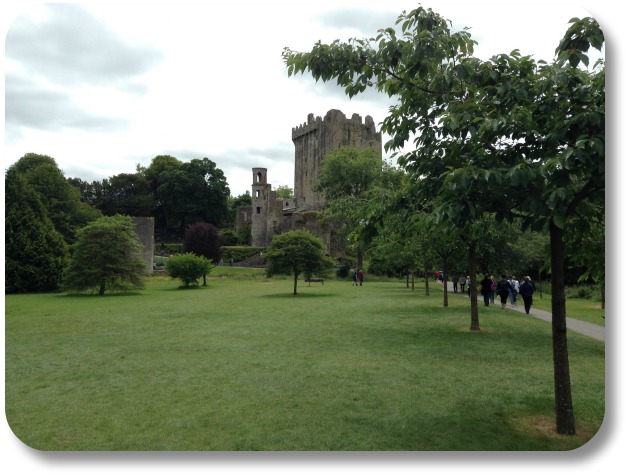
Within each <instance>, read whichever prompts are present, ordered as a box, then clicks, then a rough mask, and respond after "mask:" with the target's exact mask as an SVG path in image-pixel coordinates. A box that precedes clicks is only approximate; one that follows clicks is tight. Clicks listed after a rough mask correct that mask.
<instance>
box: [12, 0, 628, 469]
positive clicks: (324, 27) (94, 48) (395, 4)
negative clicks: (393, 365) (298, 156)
mask: <svg viewBox="0 0 628 476" xmlns="http://www.w3.org/2000/svg"><path fill="white" fill-rule="evenodd" d="M421 3H422V5H423V6H425V7H432V8H433V9H434V10H435V11H437V12H438V13H441V14H442V15H443V16H445V17H446V18H448V19H450V20H452V21H453V23H454V27H455V28H462V27H463V26H468V27H471V32H472V35H473V38H474V39H475V40H477V41H478V42H479V45H478V47H477V50H476V53H477V55H478V56H480V57H483V58H488V57H490V56H491V55H493V54H498V53H503V52H509V51H510V50H512V49H515V48H519V49H520V50H521V51H522V53H523V54H532V55H534V56H535V57H536V58H537V59H548V60H549V59H551V58H552V56H553V52H554V49H555V47H556V45H557V43H558V40H559V39H560V38H561V37H562V34H563V33H564V31H565V30H566V28H567V26H568V21H569V19H570V18H571V17H574V16H586V15H590V16H593V17H595V18H597V19H598V21H599V22H600V24H601V25H602V28H603V29H604V32H605V36H606V40H607V48H608V49H607V64H608V65H609V68H608V70H609V73H610V74H609V79H608V80H607V85H609V86H610V89H612V90H613V94H612V95H609V97H610V100H609V101H608V110H609V120H608V121H607V127H608V130H609V131H617V132H619V133H618V134H609V135H608V136H607V138H608V139H609V142H607V151H608V152H609V153H608V154H607V155H608V157H609V159H607V171H608V172H607V174H608V175H607V177H608V179H607V184H608V185H609V190H610V189H612V190H613V191H611V194H612V193H617V194H618V196H619V195H622V194H623V193H625V192H623V190H627V189H628V187H621V186H619V185H620V182H619V179H618V178H617V177H618V176H621V177H625V174H624V173H622V172H623V171H624V166H623V165H622V164H623V162H625V156H622V154H621V152H620V148H621V149H622V150H625V147H623V146H622V144H623V143H620V142H619V140H613V139H614V137H615V136H620V135H623V134H625V131H626V130H627V129H626V125H625V119H624V117H625V116H626V114H625V113H624V112H623V111H625V109H624V108H625V107H626V106H627V105H626V104H625V103H626V101H625V94H624V92H623V91H624V89H623V85H625V77H626V76H625V74H626V72H625V67H624V64H625V60H623V59H624V58H626V46H627V45H626V44H625V43H626V41H625V38H626V34H625V33H623V29H624V25H623V24H624V22H625V16H624V15H622V14H621V13H623V2H621V1H617V2H615V1H613V2H611V1H610V0H582V1H581V2H574V1H559V0H545V1H542V2H538V1H534V0H532V1H521V2H509V1H505V0H500V1H448V0H440V1H435V0H429V1H428V0H425V1H423V2H421ZM208 4H210V5H208ZM416 6H417V3H415V2H411V1H407V2H402V1H397V0H388V1H385V0H380V1H378V2H371V1H369V0H361V1H359V2H358V1H349V0H336V1H333V2H330V1H325V0H318V1H317V0H313V1H309V2H299V1H281V0H279V1H274V2H267V1H263V0H262V1H259V2H253V1H252V2H238V1H230V2H225V3H220V4H214V2H208V1H205V2H197V3H186V4H185V6H182V5H181V3H178V4H168V3H151V2H143V3H140V2H133V1H127V2H108V3H106V4H105V3H101V4H99V5H97V4H96V3H92V2H85V3H81V4H57V5H52V4H51V5H46V4H43V5H38V4H36V3H34V2H17V3H16V2H12V1H8V2H7V1H6V0H5V1H3V2H2V3H1V4H0V24H2V27H3V32H4V33H5V35H6V40H5V57H4V64H3V66H4V71H5V82H4V85H3V87H5V94H6V95H2V100H4V101H5V118H4V119H5V124H4V125H5V127H4V141H3V142H4V153H3V163H4V167H5V169H6V168H7V167H8V166H9V165H10V164H11V163H13V162H15V161H16V160H18V159H19V158H20V157H22V156H23V155H24V154H26V153H28V152H34V153H39V154H46V155H49V156H52V157H53V158H55V160H56V161H57V163H58V164H59V166H60V167H61V169H62V170H63V171H64V173H65V175H66V176H68V177H79V178H82V179H84V180H90V181H91V180H102V179H103V178H107V177H109V176H112V175H116V174H119V173H130V172H133V171H134V170H135V167H136V164H141V165H143V166H146V165H148V164H149V163H150V161H151V159H152V158H153V157H154V156H156V155H161V154H169V155H173V156H175V157H177V158H178V159H180V160H182V161H187V160H191V159H193V158H203V157H208V158H210V159H211V160H213V161H214V162H216V164H217V166H218V167H219V168H221V169H222V170H223V171H224V172H225V175H226V177H227V180H228V182H229V186H230V189H231V193H232V195H234V196H235V195H239V194H241V193H244V192H245V191H246V190H250V185H251V181H252V174H251V168H252V167H258V166H261V167H267V168H268V169H269V181H270V182H271V183H272V184H273V185H274V186H275V187H277V186H279V185H289V186H291V187H292V186H293V180H294V178H293V174H294V170H293V167H294V165H293V164H294V148H293V144H292V141H291V129H292V127H294V126H297V125H299V124H301V123H303V122H304V121H306V119H307V115H308V114H309V113H314V114H315V115H320V116H322V115H324V114H325V113H326V112H327V111H328V110H329V109H332V108H335V109H340V110H341V111H343V112H344V113H345V114H346V115H347V116H350V115H351V114H353V113H358V114H361V115H362V116H363V117H364V116H366V115H371V116H372V117H373V119H374V120H375V122H376V123H379V122H381V121H382V120H383V119H384V117H385V114H386V110H387V106H388V101H387V100H386V98H385V97H377V96H376V95H368V96H365V97H364V98H355V99H353V100H351V101H350V100H348V99H346V98H345V96H344V95H343V93H342V92H341V91H339V90H338V88H334V87H333V86H331V85H324V84H316V83H314V82H313V81H312V80H311V79H310V78H309V77H296V78H288V77H287V73H286V70H285V68H284V65H283V63H282V61H281V51H282V49H283V47H284V46H289V47H291V48H292V49H296V50H309V49H310V48H311V47H312V45H313V44H314V43H315V42H316V41H317V40H319V39H320V40H322V41H326V42H329V41H332V40H334V39H337V38H339V39H347V38H350V37H354V36H372V35H373V34H374V33H375V32H376V31H377V29H379V28H381V27H387V26H391V25H392V24H393V23H394V20H395V19H396V17H397V15H398V14H399V13H400V12H401V11H402V10H404V9H405V10H411V9H413V8H415V7H416ZM622 46H623V47H624V48H623V49H622ZM620 71H621V72H623V73H624V75H623V76H621V78H623V79H622V80H621V86H622V87H620V79H619V78H620V73H619V72H620ZM618 157H623V158H624V161H623V162H622V161H621V160H618V159H617V158H618ZM627 199H628V197H626V198H624V200H622V198H619V200H617V202H619V203H625V200H627ZM3 200H4V197H3ZM614 201H615V200H612V201H609V203H608V205H609V208H610V209H611V210H609V211H610V212H611V213H612V214H613V216H616V217H617V218H619V219H621V220H617V222H619V221H623V219H622V217H621V216H620V215H622V216H623V215H625V213H624V214H619V213H616V212H617V210H615V209H613V202H614ZM618 226H619V225H617V224H616V222H615V221H614V220H609V221H608V227H609V238H608V239H609V240H610V243H609V244H610V245H611V248H612V251H613V252H615V253H616V255H617V256H615V254H613V255H612V260H611V261H612V263H610V264H611V265H612V264H613V263H615V262H621V263H625V262H626V260H625V254H624V253H623V251H622V250H623V248H621V247H620V246H616V243H615V241H614V240H613V238H612V237H613V236H614V234H613V233H611V232H612V231H617V227H618ZM615 239H616V238H615ZM608 256H609V259H610V258H611V250H610V249H609V255H608ZM610 271H611V272H614V278H620V276H619V275H618V274H617V272H616V270H610ZM608 282H609V285H610V286H617V285H618V284H617V283H618V280H617V279H612V280H609V281H608ZM620 284H621V283H620ZM617 291H620V289H619V288H617ZM617 294H618V293H608V295H609V296H610V300H611V304H612V300H613V299H614V296H617ZM609 309H611V311H609V315H615V316H616V315H617V313H616V312H614V313H613V312H612V311H613V309H614V310H615V311H617V310H618V307H617V306H616V305H613V306H611V305H610V304H609ZM619 321H620V320H618V319H616V320H610V321H609V323H608V324H609V326H610V325H612V326H613V330H614V332H613V333H612V334H613V335H623V336H624V337H625V332H623V333H622V334H620V333H619V332H618V331H619V326H620V322H619ZM624 331H625V326H624ZM614 342H615V344H617V342H618V340H617V339H615V340H614ZM611 347H612V349H611V348H609V351H611V352H610V353H609V354H612V355H609V369H608V371H609V376H612V377H614V378H611V379H609V382H608V384H609V397H611V398H610V401H609V402H608V403H609V404H608V405H607V411H608V412H609V416H610V418H607V419H606V420H605V423H604V427H603V429H602V431H601V433H602V434H601V435H598V436H596V437H595V438H594V440H593V441H592V442H590V443H588V444H587V445H586V447H585V448H583V449H580V450H577V451H576V452H572V453H570V455H571V456H569V458H560V457H558V456H555V455H546V456H547V458H545V457H543V456H545V455H541V456H540V455H534V454H532V455H522V456H516V455H504V456H500V455H490V456H485V457H486V458H487V459H486V460H483V459H482V458H481V456H482V455H473V456H478V457H479V458H475V457H465V456H464V455H462V456H461V455H456V454H454V455H449V454H448V455H446V456H443V457H440V458H439V457H438V456H435V455H427V456H426V457H425V458H424V457H423V455H420V456H418V457H415V456H412V455H409V458H408V457H405V455H404V456H403V457H401V458H399V459H398V460H392V459H385V460H384V461H377V460H374V459H373V458H370V457H368V456H364V455H360V456H359V458H358V459H357V460H356V459H349V460H348V462H347V460H344V459H343V458H342V456H339V457H338V458H334V459H331V460H329V459H326V458H325V457H324V455H323V456H322V457H321V458H320V459H314V460H312V459H311V458H307V457H305V456H303V455H301V456H300V457H296V458H292V459H290V458H289V459H287V460H286V459H284V460H283V461H282V462H281V464H280V465H278V467H274V465H273V467H270V469H269V466H268V465H267V463H269V460H268V459H266V458H264V459H262V460H259V459H257V460H255V459H253V460H251V459H249V460H245V461H244V463H242V464H243V465H244V468H245V469H248V470H249V471H250V470H252V469H253V468H255V472H256V473H258V472H260V471H261V472H262V473H266V474H273V475H274V476H276V475H279V474H281V475H283V474H291V475H292V474H320V472H321V470H323V471H324V472H325V473H334V474H339V473H338V472H336V471H335V469H336V468H335V467H334V466H335V465H334V464H333V462H334V461H335V462H337V463H338V466H340V467H341V469H342V470H343V474H346V470H347V469H348V467H349V464H350V465H351V468H355V467H358V468H360V474H381V471H382V470H384V471H385V472H386V473H390V472H392V473H395V474H401V473H404V474H416V470H417V469H419V470H421V469H423V470H425V469H428V470H429V469H431V470H432V473H429V474H437V472H440V470H442V469H443V462H444V461H445V460H446V461H447V462H448V465H447V466H453V467H454V468H455V469H458V470H461V471H463V472H465V473H466V474H470V475H476V474H478V475H479V474H482V475H483V476H488V475H498V474H499V475H501V474H503V472H504V468H506V469H507V471H508V474H510V475H513V476H516V475H528V474H530V471H534V472H536V474H540V475H541V474H550V472H551V474H570V475H575V474H578V475H580V474H582V475H585V474H587V475H588V474H592V473H599V472H600V471H604V469H609V470H612V471H614V464H615V463H619V462H620V461H622V460H623V459H625V458H624V456H623V455H624V453H623V452H624V451H625V447H626V442H627V441H626V435H627V432H626V428H628V421H626V412H625V411H622V412H619V411H618V410H619V409H620V408H621V407H620V404H619V402H620V401H621V400H620V399H619V398H618V395H617V391H618V389H617V385H619V386H620V387H621V390H622V395H623V396H625V395H626V385H625V381H623V380H621V379H618V378H617V377H618V376H619V375H618V371H617V368H618V365H617V360H618V358H619V353H620V352H621V358H622V362H626V359H625V356H626V352H625V350H623V349H625V346H623V347H622V346H618V345H613V346H611ZM611 374H612V375H611ZM624 380H625V379H624ZM617 382H619V383H617ZM3 385H4V380H2V386H3ZM1 393H2V395H4V392H1ZM0 453H1V454H2V459H3V462H4V466H5V467H7V468H8V467H9V465H10V463H9V459H10V460H11V461H13V462H14V463H13V464H14V465H15V466H16V467H19V468H20V470H21V471H22V474H60V475H61V474H62V475H63V476H68V475H74V474H76V475H83V474H85V469H89V474H90V475H99V474H103V475H105V474H106V475H109V474H111V471H112V470H113V471H115V473H116V474H138V473H137V471H140V474H143V473H141V470H142V469H144V468H150V474H172V472H173V471H174V472H177V473H179V472H185V473H186V474H189V473H191V472H194V474H199V475H200V474H207V470H208V468H211V469H214V470H215V469H216V468H218V469H219V470H221V469H222V472H223V473H225V472H226V471H225V469H227V470H230V469H232V468H233V467H234V465H235V464H236V461H233V460H231V459H229V457H228V456H219V457H217V458H215V459H212V458H213V457H212V456H210V457H206V456H203V455H198V456H197V455H195V456H190V455H183V456H181V457H178V456H172V455H171V458H172V459H171V460H166V459H163V458H158V457H157V456H155V455H148V456H142V455H122V456H119V457H118V458H119V459H117V460H116V459H115V458H116V456H115V455H113V456H112V457H111V458H109V457H108V455H102V454H85V455H68V456H66V455H63V454H60V455H55V454H46V453H41V452H36V451H34V450H31V449H29V448H28V447H27V446H26V445H24V444H22V443H20V442H18V441H17V439H16V438H15V437H14V436H13V435H12V433H11V430H10V428H9V427H8V426H6V425H3V428H2V444H0ZM7 458H9V459H7ZM488 458H490V460H489V459H488ZM509 458H512V459H509ZM552 458H553V459H552ZM16 461H17V462H16ZM247 461H248V462H249V464H248V465H247V464H246V462H247ZM303 461H305V463H306V464H307V466H305V467H303V464H302V463H303ZM513 462H514V463H515V464H514V465H513V464H512V463H513ZM125 463H126V464H125ZM319 463H320V464H319ZM325 463H327V464H325ZM343 463H344V464H343ZM271 464H272V463H271ZM253 465H255V466H253ZM127 466H128V468H127ZM295 468H298V470H299V472H298V473H295V471H294V470H295ZM125 470H128V471H125ZM146 474H148V473H146ZM212 474H217V473H215V472H214V473H212ZM609 474H610V473H609Z"/></svg>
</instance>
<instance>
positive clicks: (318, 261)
mask: <svg viewBox="0 0 628 476" xmlns="http://www.w3.org/2000/svg"><path fill="white" fill-rule="evenodd" d="M324 251H325V246H324V244H323V242H322V241H321V240H320V239H319V238H317V237H315V236H314V235H313V234H312V233H310V232H309V231H307V230H293V231H289V232H287V233H283V234H281V235H275V236H274V237H273V240H272V241H271V243H270V246H269V247H268V249H267V250H266V253H264V257H265V258H266V260H267V261H268V268H267V272H268V275H269V276H272V275H274V274H288V275H292V276H293V277H294V288H293V294H294V295H295V296H296V295H297V283H298V280H299V276H300V275H301V274H302V273H303V274H304V275H305V276H306V277H310V276H314V275H316V274H323V275H324V274H326V273H327V272H328V271H329V270H330V269H331V268H332V267H333V266H334V261H333V260H332V259H331V258H329V257H327V256H325V254H324Z"/></svg>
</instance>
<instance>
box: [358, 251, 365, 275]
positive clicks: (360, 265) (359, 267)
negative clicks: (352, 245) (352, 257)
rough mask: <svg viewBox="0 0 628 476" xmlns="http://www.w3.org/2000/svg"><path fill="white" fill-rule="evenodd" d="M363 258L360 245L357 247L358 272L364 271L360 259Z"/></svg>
mask: <svg viewBox="0 0 628 476" xmlns="http://www.w3.org/2000/svg"><path fill="white" fill-rule="evenodd" d="M363 258H364V256H363V255H362V247H361V246H360V245H358V271H359V270H361V269H364V268H363V267H362V259H363Z"/></svg>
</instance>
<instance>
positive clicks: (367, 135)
mask: <svg viewBox="0 0 628 476" xmlns="http://www.w3.org/2000/svg"><path fill="white" fill-rule="evenodd" d="M292 142H293V143H294V149H295V150H294V152H295V157H294V196H295V198H296V202H297V205H298V206H307V207H308V208H310V209H314V210H318V209H320V208H321V207H322V205H323V203H324V197H322V196H320V195H318V194H317V193H316V192H314V185H315V184H316V182H317V180H318V173H319V170H320V166H321V162H322V161H323V159H324V158H325V156H326V155H327V154H328V153H329V152H331V151H332V150H334V149H339V148H341V147H354V148H356V149H365V148H367V147H372V148H374V149H375V150H376V151H377V152H378V154H379V158H380V159H381V157H382V135H381V133H380V132H377V130H376V129H375V123H374V122H373V118H372V117H371V116H366V118H365V120H364V123H362V117H361V116H360V115H358V114H353V116H351V119H347V118H346V117H345V115H344V114H343V113H342V112H341V111H339V110H337V109H332V110H330V111H328V112H327V114H325V117H324V118H321V117H320V116H318V117H316V119H314V114H308V116H307V123H305V124H302V125H300V126H298V127H294V128H293V129H292Z"/></svg>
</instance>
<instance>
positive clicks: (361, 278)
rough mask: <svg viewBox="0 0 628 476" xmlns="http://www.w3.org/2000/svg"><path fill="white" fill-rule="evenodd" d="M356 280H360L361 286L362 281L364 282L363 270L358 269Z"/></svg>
mask: <svg viewBox="0 0 628 476" xmlns="http://www.w3.org/2000/svg"><path fill="white" fill-rule="evenodd" d="M358 281H360V286H362V282H364V271H362V270H360V271H358Z"/></svg>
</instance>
